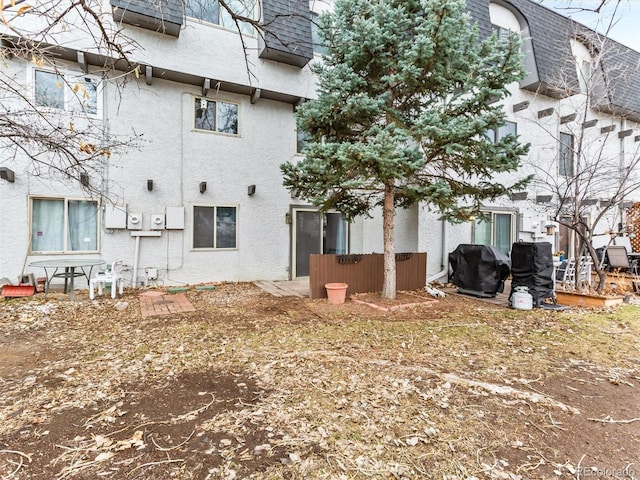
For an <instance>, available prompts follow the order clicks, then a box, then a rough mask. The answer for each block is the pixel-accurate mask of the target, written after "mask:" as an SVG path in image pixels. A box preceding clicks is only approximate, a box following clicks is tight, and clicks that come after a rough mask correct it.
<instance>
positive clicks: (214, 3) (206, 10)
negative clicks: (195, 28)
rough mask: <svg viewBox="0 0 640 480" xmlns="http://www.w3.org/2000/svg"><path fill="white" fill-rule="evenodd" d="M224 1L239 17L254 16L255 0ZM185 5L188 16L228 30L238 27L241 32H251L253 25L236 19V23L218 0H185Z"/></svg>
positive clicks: (249, 17) (252, 17) (250, 17)
mask: <svg viewBox="0 0 640 480" xmlns="http://www.w3.org/2000/svg"><path fill="white" fill-rule="evenodd" d="M224 3H225V5H226V6H227V7H229V10H231V11H232V12H233V13H234V14H236V15H237V16H239V17H244V18H248V19H252V20H253V19H254V18H255V17H254V15H255V0H226V1H225V2H224ZM185 7H186V14H187V16H188V17H191V18H196V19H198V20H202V21H203V22H207V23H213V24H215V25H220V26H221V27H224V28H228V29H230V30H237V29H238V27H239V28H240V31H241V32H242V33H248V34H251V33H253V26H252V25H251V24H250V23H248V22H243V21H238V25H236V23H235V21H234V19H233V17H232V15H231V14H230V13H229V11H228V10H227V9H226V8H224V6H221V5H220V3H219V2H218V0H186V2H185Z"/></svg>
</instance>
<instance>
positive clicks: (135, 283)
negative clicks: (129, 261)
mask: <svg viewBox="0 0 640 480" xmlns="http://www.w3.org/2000/svg"><path fill="white" fill-rule="evenodd" d="M139 254H140V237H139V236H136V245H135V248H134V249H133V278H132V280H133V288H136V287H137V286H138V256H139Z"/></svg>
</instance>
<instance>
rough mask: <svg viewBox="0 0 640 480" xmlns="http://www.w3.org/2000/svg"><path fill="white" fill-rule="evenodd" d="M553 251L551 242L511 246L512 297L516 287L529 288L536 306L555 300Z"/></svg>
mask: <svg viewBox="0 0 640 480" xmlns="http://www.w3.org/2000/svg"><path fill="white" fill-rule="evenodd" d="M551 251H552V247H551V243H549V242H516V243H514V244H513V245H512V246H511V295H513V292H514V290H515V288H516V287H527V288H528V289H529V293H530V294H531V295H532V296H533V301H534V304H535V305H536V306H540V304H541V303H542V302H543V300H545V299H547V298H551V299H553V298H555V294H554V290H553V256H552V253H551ZM511 295H510V296H511Z"/></svg>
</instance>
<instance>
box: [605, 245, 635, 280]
mask: <svg viewBox="0 0 640 480" xmlns="http://www.w3.org/2000/svg"><path fill="white" fill-rule="evenodd" d="M606 255H607V256H606V258H607V270H608V271H610V272H618V273H624V272H628V273H634V274H637V273H638V265H637V262H636V261H634V262H631V261H629V256H628V254H627V249H626V247H624V246H622V245H609V246H608V247H607V251H606Z"/></svg>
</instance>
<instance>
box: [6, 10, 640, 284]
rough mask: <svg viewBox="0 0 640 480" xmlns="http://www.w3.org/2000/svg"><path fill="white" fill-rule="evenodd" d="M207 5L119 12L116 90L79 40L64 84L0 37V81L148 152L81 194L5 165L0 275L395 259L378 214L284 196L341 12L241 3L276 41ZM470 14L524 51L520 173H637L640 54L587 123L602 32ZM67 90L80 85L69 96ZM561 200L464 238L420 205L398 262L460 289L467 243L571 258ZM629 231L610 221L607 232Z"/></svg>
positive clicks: (297, 272)
mask: <svg viewBox="0 0 640 480" xmlns="http://www.w3.org/2000/svg"><path fill="white" fill-rule="evenodd" d="M205 3H206V5H207V8H202V7H199V6H197V5H196V3H195V2H194V3H193V5H191V4H190V3H189V2H188V3H187V10H186V12H185V11H184V10H183V7H182V2H181V1H180V0H166V1H164V2H149V1H144V0H106V1H105V4H104V11H105V12H107V16H106V18H107V22H108V23H109V24H111V25H112V26H113V27H114V28H121V29H122V30H123V32H124V33H125V34H126V35H127V36H128V37H130V38H132V39H134V40H135V42H136V44H137V46H136V47H135V48H132V53H131V55H130V58H131V62H132V63H131V65H130V66H128V67H133V68H125V67H124V66H122V68H120V69H118V70H116V71H113V72H109V73H108V74H105V73H104V69H103V68H102V67H103V65H104V63H105V58H104V55H103V54H102V52H101V51H100V50H99V49H96V48H95V46H93V45H91V42H88V41H87V39H86V37H83V36H82V35H83V34H82V31H81V29H80V30H78V31H73V30H70V31H65V32H63V33H61V34H60V36H59V37H57V44H56V45H55V46H56V49H55V53H56V55H55V59H54V62H55V66H56V68H57V70H54V69H53V68H52V67H51V66H46V65H39V64H38V63H37V62H36V63H33V62H29V61H26V60H24V59H21V58H20V56H19V54H18V52H17V51H16V41H17V39H15V38H14V37H12V36H11V34H10V33H11V32H8V31H4V32H3V33H2V35H3V37H2V41H3V43H2V49H3V54H4V55H5V56H4V64H3V66H2V67H0V68H2V69H3V70H4V75H5V76H6V78H9V77H11V78H13V79H14V82H15V84H16V85H17V86H18V87H19V88H20V89H21V91H23V92H24V97H25V98H27V99H31V100H32V101H33V102H34V103H35V104H36V105H38V106H39V108H42V110H43V111H46V113H47V115H54V116H57V118H65V119H73V118H74V117H73V113H74V111H77V109H76V110H74V100H73V95H72V94H71V93H70V92H69V91H67V90H66V88H68V86H69V85H74V84H75V85H77V84H78V82H79V83H80V84H81V85H82V89H83V91H86V92H87V93H86V94H85V95H84V96H83V98H84V100H83V101H84V106H83V108H84V111H85V112H88V113H89V115H88V116H89V117H90V119H91V121H93V122H95V124H96V125H98V126H99V129H100V131H101V132H102V134H103V135H105V137H106V136H109V137H110V138H112V137H122V138H125V137H129V138H131V137H134V136H135V138H136V139H137V141H136V146H135V147H130V148H127V149H124V150H119V151H118V150H114V151H113V152H109V154H108V155H106V154H105V155H104V156H103V159H102V161H101V163H100V165H99V166H98V168H96V169H95V170H92V173H90V174H88V175H87V176H84V177H83V178H81V179H78V178H76V179H72V180H66V181H65V180H61V181H58V180H48V179H46V178H45V177H42V176H41V177H38V176H34V175H32V174H29V173H28V171H29V168H30V166H31V167H32V165H33V164H32V163H31V162H29V160H28V159H27V158H25V157H24V156H20V155H19V154H18V156H17V157H15V158H14V157H9V156H7V157H6V158H5V157H4V156H0V167H2V168H4V171H5V172H7V173H6V174H4V175H3V178H2V179H1V180H0V205H1V206H2V208H0V277H7V278H8V279H10V280H11V281H16V279H17V277H18V276H19V275H21V274H22V273H25V272H33V273H34V274H36V276H40V275H42V273H43V272H42V270H39V269H38V268H34V267H29V264H30V263H31V262H33V261H36V260H41V259H48V258H62V257H65V258H66V257H80V258H101V259H103V260H105V261H107V262H111V261H113V260H116V259H121V260H123V262H124V264H125V265H127V266H128V267H127V272H126V273H125V274H126V275H127V276H128V281H129V285H139V284H141V283H152V284H158V285H175V284H193V283H201V282H213V281H252V280H265V279H269V280H286V279H291V278H301V277H305V276H307V275H308V255H309V254H310V253H371V252H381V251H382V220H381V216H380V215H374V217H373V218H367V219H358V220H356V221H355V222H354V223H352V224H347V223H346V222H344V220H343V219H342V217H341V215H340V214H338V213H332V212H330V213H327V214H321V213H320V212H318V211H317V209H316V208H314V207H313V206H311V205H309V204H307V203H305V202H304V201H303V200H301V199H298V198H295V197H294V196H292V194H291V193H290V192H288V191H287V190H286V189H285V188H284V187H283V186H282V177H281V173H280V169H279V166H280V164H282V163H283V162H285V161H288V160H291V159H295V158H296V156H297V155H299V154H298V151H299V140H300V139H299V138H298V137H297V134H296V126H295V118H294V113H295V108H296V105H298V104H299V103H300V102H303V101H304V100H305V99H308V98H312V97H313V96H314V95H315V80H314V76H313V74H312V72H311V69H310V65H311V64H312V63H313V62H315V61H320V58H321V57H320V55H319V50H320V47H319V46H318V45H317V42H314V28H313V22H311V21H310V19H311V18H312V17H313V16H314V15H315V14H318V13H320V12H321V11H322V10H323V9H327V8H330V3H331V2H325V1H323V2H321V1H314V0H311V1H309V2H288V1H285V0H262V1H261V2H259V3H258V4H256V5H255V6H253V5H252V6H251V7H250V8H246V7H243V6H242V5H244V2H241V1H238V2H230V4H232V5H236V6H237V7H238V8H240V10H239V13H241V14H242V15H244V16H247V17H250V18H256V19H262V20H263V21H264V22H265V23H266V24H268V25H269V31H268V33H267V34H266V35H264V36H261V35H259V34H258V33H257V32H256V31H255V30H254V29H253V28H252V27H251V26H250V25H248V24H242V23H241V24H240V28H241V30H242V32H243V33H242V35H240V34H239V33H238V30H237V27H236V25H235V24H234V23H233V22H232V21H231V20H230V18H228V16H225V14H224V11H223V10H220V9H218V8H217V2H215V1H211V2H205ZM467 6H468V10H469V13H470V14H471V16H472V18H473V20H474V21H476V22H477V24H478V29H479V32H480V35H481V36H488V35H490V34H491V32H492V31H494V30H497V31H499V32H503V31H509V30H510V31H517V32H521V33H522V35H523V37H524V38H525V39H526V40H525V45H524V50H525V52H526V55H525V65H526V67H527V71H528V75H527V77H526V78H525V79H524V80H523V81H521V82H520V84H519V85H513V86H511V88H510V89H511V91H512V95H511V97H509V98H508V99H507V101H506V102H505V103H504V108H505V111H506V113H507V119H508V122H507V124H505V127H504V129H503V130H500V131H498V132H493V133H492V135H502V134H505V133H509V132H517V133H518V134H519V135H520V137H521V140H522V141H523V142H529V143H531V150H530V153H529V155H528V157H527V158H526V159H523V169H522V172H521V174H522V175H525V174H527V173H529V172H531V173H534V174H536V175H538V176H540V173H541V172H546V173H550V174H551V177H552V178H554V179H558V178H560V179H562V177H563V176H565V177H566V176H568V173H570V172H571V171H574V170H575V168H576V166H577V165H578V163H579V162H578V159H576V158H574V152H575V150H576V148H574V144H575V142H577V141H578V140H579V139H583V138H584V139H585V144H586V143H587V141H586V139H588V143H589V145H592V147H590V148H592V150H591V152H592V153H593V152H595V151H596V149H597V151H598V152H600V153H599V155H600V156H603V157H604V158H606V159H608V160H607V161H610V162H613V163H614V164H615V165H618V166H619V165H621V164H623V163H624V162H626V161H627V159H628V158H632V157H633V156H634V155H635V156H636V157H637V154H638V146H639V145H640V123H639V122H640V96H638V95H636V94H635V92H638V91H639V87H640V74H639V73H638V68H639V65H640V53H638V52H635V51H633V50H631V49H629V48H626V47H624V46H622V45H619V44H616V43H615V42H613V41H612V40H609V39H600V40H602V41H601V42H600V43H599V46H602V45H606V47H607V49H606V50H602V51H604V52H605V53H607V52H609V51H611V52H612V53H611V55H612V56H611V58H612V61H611V62H609V61H608V60H609V57H607V61H603V62H601V63H598V64H597V68H593V70H594V71H597V72H598V75H601V76H602V78H600V77H598V79H599V80H598V82H596V83H594V85H595V86H594V89H595V91H596V94H594V95H589V98H591V99H592V100H591V103H590V104H589V107H588V109H586V110H583V109H581V106H582V105H583V104H584V100H585V98H587V95H586V92H585V90H584V85H583V83H584V78H587V77H589V78H591V76H592V75H591V74H589V75H587V76H582V75H580V72H582V73H585V72H586V71H587V70H589V69H591V68H592V67H593V66H594V65H596V64H595V63H594V62H593V43H592V42H593V32H591V31H589V30H588V29H586V28H585V27H582V26H580V25H576V24H574V23H572V22H571V21H570V20H569V19H567V18H565V17H563V16H561V15H559V14H557V13H555V12H553V11H551V10H548V9H546V8H545V7H542V6H540V5H539V4H537V3H535V2H532V1H530V0H468V2H467ZM5 15H6V13H5ZM20 20H21V21H22V22H23V23H24V22H29V21H32V22H33V21H37V19H36V20H34V19H33V18H31V19H30V18H28V17H25V18H24V19H20ZM243 42H244V44H243ZM590 42H591V43H590ZM314 50H315V51H314ZM12 53H14V54H13V55H12ZM613 66H615V68H613ZM614 70H624V72H625V73H624V75H618V76H615V75H613V74H612V73H613V71H614ZM127 72H128V73H127ZM57 75H64V76H65V83H64V86H63V87H62V88H57V89H54V88H51V86H52V85H56V82H57V80H56V79H57V78H59V77H57ZM123 76H126V79H127V84H126V85H125V86H124V87H123V86H122V82H120V80H122V78H123ZM594 78H595V77H594ZM66 79H73V82H75V83H73V82H68V81H67V80H66ZM605 80H606V81H605ZM58 83H59V82H58ZM47 87H50V88H49V89H47ZM58 87H59V85H58ZM52 92H53V93H52ZM4 95H5V96H6V95H7V94H6V93H5V94H4ZM56 95H57V97H58V98H57V100H56V99H53V98H52V97H56ZM54 100H56V101H55V102H54V103H52V102H53V101H54ZM15 101H17V102H19V101H20V100H19V99H18V100H15ZM581 112H584V114H583V113H581ZM78 121H80V120H78ZM587 124H588V125H589V126H586V125H587ZM585 132H586V133H585ZM587 153H588V152H587ZM572 169H573V170H572ZM519 174H520V173H519ZM4 177H7V178H4ZM9 177H10V178H9ZM556 183H557V182H556ZM560 183H561V181H560ZM612 183H615V182H612ZM605 193H606V188H604V189H600V190H599V191H598V194H599V195H601V196H598V197H597V198H596V197H594V198H590V200H591V201H592V205H590V206H589V209H588V210H586V214H587V215H595V214H596V212H597V209H598V207H599V205H600V203H599V202H601V201H605V200H606V198H605V197H606V195H605ZM525 197H526V198H525ZM557 197H558V195H555V194H554V192H553V189H551V190H550V189H549V186H548V182H546V184H545V182H538V183H534V184H532V185H531V186H530V187H529V188H528V189H527V191H526V192H522V193H521V195H520V196H518V197H514V198H513V199H503V200H500V201H497V202H494V203H491V204H487V205H486V213H487V215H489V217H490V218H491V221H489V222H487V221H480V220H475V221H473V222H469V223H466V224H461V225H451V224H448V223H446V222H442V221H440V220H439V219H438V215H437V212H431V211H430V210H429V209H428V208H427V206H425V205H415V206H413V207H412V208H410V209H408V210H400V211H398V213H397V220H396V232H395V234H396V250H397V251H398V252H408V251H422V252H427V254H428V274H427V276H428V278H430V279H435V278H442V277H444V276H445V275H446V270H447V254H448V252H450V251H453V250H454V249H455V247H456V246H457V245H458V244H459V243H486V244H493V245H496V246H498V247H499V248H502V249H505V250H507V251H508V249H509V247H510V245H511V243H512V242H514V241H517V240H524V241H550V242H552V243H553V244H554V249H564V250H566V251H571V250H573V249H574V248H575V246H574V245H573V244H572V241H571V239H570V236H569V235H568V234H567V232H566V231H563V229H561V228H556V229H555V232H552V231H551V230H552V229H550V228H546V227H547V226H549V225H552V224H553V223H552V222H550V221H549V215H550V213H549V212H550V210H551V208H552V206H553V203H554V201H557V200H558V198H557ZM593 200H595V202H593ZM628 200H629V201H632V200H634V199H633V198H629V199H628ZM618 213H621V214H623V212H618ZM623 221H624V218H623V217H622V216H617V217H616V216H611V217H610V218H607V219H605V220H604V221H602V222H601V224H600V227H599V228H600V229H601V230H602V231H604V230H606V229H609V228H617V223H620V222H623ZM556 226H557V224H556Z"/></svg>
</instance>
